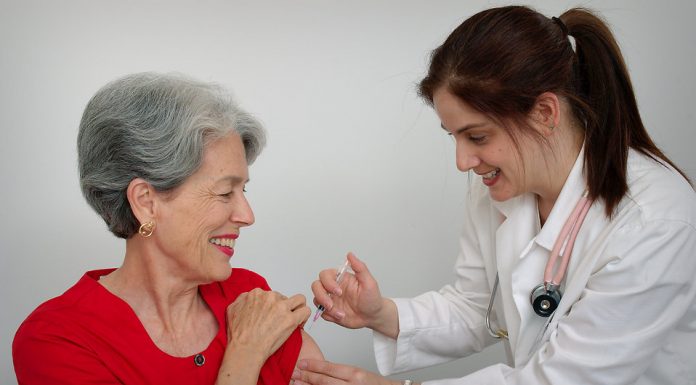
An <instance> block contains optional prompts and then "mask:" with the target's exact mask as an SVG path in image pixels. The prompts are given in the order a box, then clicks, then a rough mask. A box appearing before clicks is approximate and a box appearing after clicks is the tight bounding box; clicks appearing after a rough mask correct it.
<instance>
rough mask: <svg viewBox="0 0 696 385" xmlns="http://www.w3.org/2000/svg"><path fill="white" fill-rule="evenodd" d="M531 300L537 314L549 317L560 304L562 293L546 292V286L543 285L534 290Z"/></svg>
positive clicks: (554, 290) (555, 290)
mask: <svg viewBox="0 0 696 385" xmlns="http://www.w3.org/2000/svg"><path fill="white" fill-rule="evenodd" d="M529 299H530V300H531V301H532V309H534V312H535V313H537V314H538V315H540V316H542V317H548V316H550V315H551V314H553V312H554V311H556V308H557V307H558V303H559V302H561V291H560V290H558V289H552V290H546V286H545V285H544V284H543V283H542V284H541V285H538V286H537V287H535V288H534V289H533V290H532V293H531V295H530V297H529Z"/></svg>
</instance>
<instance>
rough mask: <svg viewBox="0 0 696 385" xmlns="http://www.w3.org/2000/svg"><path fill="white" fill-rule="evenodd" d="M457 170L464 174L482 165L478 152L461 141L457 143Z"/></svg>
mask: <svg viewBox="0 0 696 385" xmlns="http://www.w3.org/2000/svg"><path fill="white" fill-rule="evenodd" d="M455 156H456V158H457V169H458V170H459V171H462V172H467V171H469V170H471V169H472V168H474V167H476V166H478V165H479V164H481V159H479V157H478V155H477V154H476V151H474V149H473V148H471V146H467V145H465V144H463V143H461V142H460V141H457V148H456V154H455Z"/></svg>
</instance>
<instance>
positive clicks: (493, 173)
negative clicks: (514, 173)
mask: <svg viewBox="0 0 696 385" xmlns="http://www.w3.org/2000/svg"><path fill="white" fill-rule="evenodd" d="M498 173H500V169H499V168H496V169H495V170H493V171H491V172H488V173H485V174H481V176H482V177H483V178H484V179H493V178H495V177H496V176H498Z"/></svg>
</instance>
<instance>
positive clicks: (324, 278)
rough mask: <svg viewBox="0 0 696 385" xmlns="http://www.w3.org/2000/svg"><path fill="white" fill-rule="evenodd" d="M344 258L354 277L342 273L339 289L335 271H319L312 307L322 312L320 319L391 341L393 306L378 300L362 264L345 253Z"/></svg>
mask: <svg viewBox="0 0 696 385" xmlns="http://www.w3.org/2000/svg"><path fill="white" fill-rule="evenodd" d="M347 258H348V262H349V263H350V267H351V268H352V270H353V272H354V274H351V273H348V272H346V273H345V274H344V275H343V278H342V280H341V282H340V285H339V284H338V283H337V282H336V269H326V270H322V271H321V272H320V273H319V279H318V280H316V281H314V282H313V283H312V292H313V293H314V304H315V305H322V306H324V308H325V309H326V310H325V311H324V313H323V314H322V318H324V319H325V320H327V321H331V322H334V323H336V324H339V325H341V326H344V327H347V328H351V329H357V328H362V327H369V328H371V329H374V330H377V331H379V332H381V333H383V334H386V335H389V336H392V337H394V338H395V337H396V335H397V334H398V317H397V314H396V305H394V303H393V302H392V301H391V300H389V299H386V298H382V294H381V293H380V291H379V286H378V285H377V281H376V280H375V278H374V277H373V276H372V274H370V271H369V270H368V269H367V265H365V263H363V262H362V261H361V260H359V259H358V258H357V257H356V256H355V255H354V254H353V253H348V256H347Z"/></svg>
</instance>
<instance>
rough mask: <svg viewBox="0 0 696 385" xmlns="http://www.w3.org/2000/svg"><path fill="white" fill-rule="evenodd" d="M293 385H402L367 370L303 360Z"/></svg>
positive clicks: (326, 362)
mask: <svg viewBox="0 0 696 385" xmlns="http://www.w3.org/2000/svg"><path fill="white" fill-rule="evenodd" d="M292 379H293V385H315V384H317V385H319V384H320V385H334V384H335V385H339V384H340V385H343V384H353V385H397V384H398V385H400V384H401V382H399V381H392V380H389V379H387V378H384V377H382V376H380V375H379V374H376V373H372V372H368V371H367V370H364V369H360V368H356V367H354V366H347V365H341V364H334V363H331V362H328V361H318V360H301V361H300V362H298V363H297V369H295V371H294V372H293V373H292Z"/></svg>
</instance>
